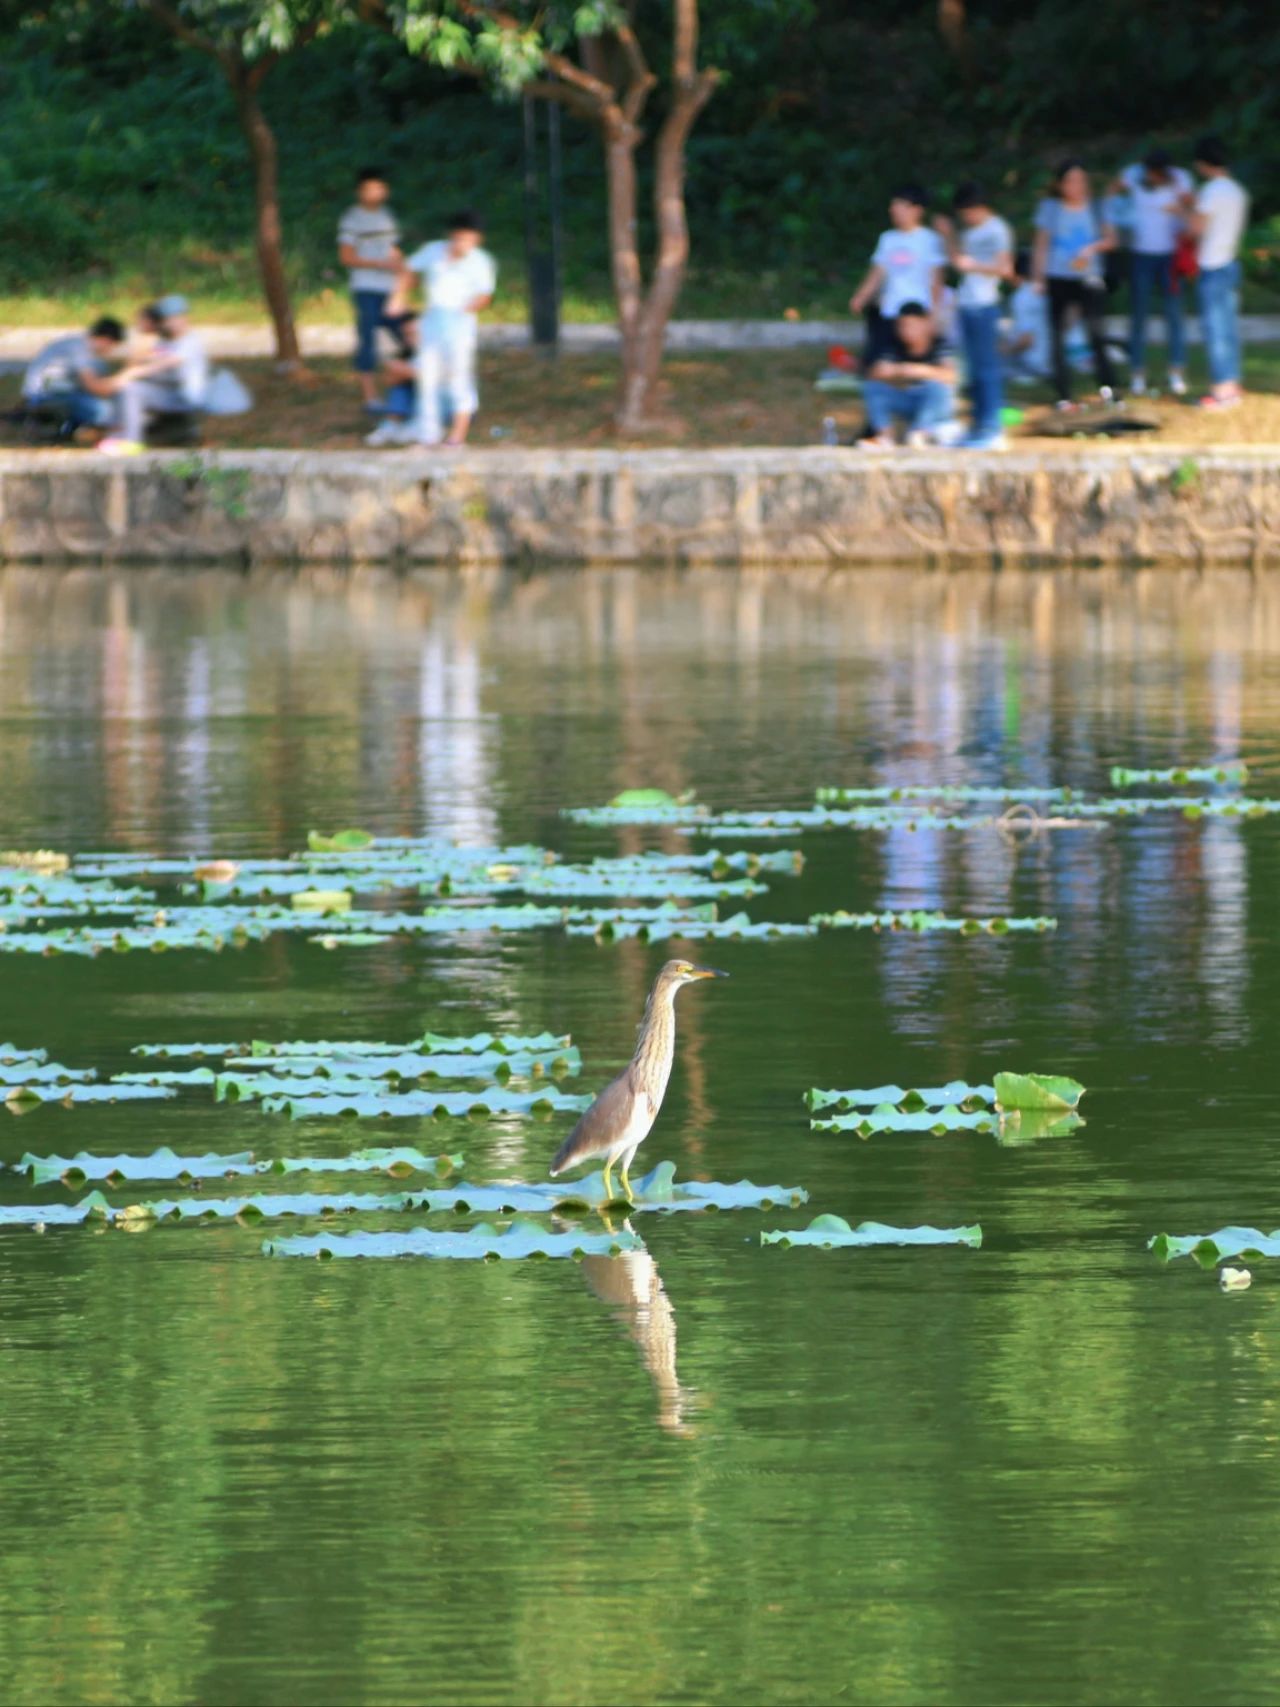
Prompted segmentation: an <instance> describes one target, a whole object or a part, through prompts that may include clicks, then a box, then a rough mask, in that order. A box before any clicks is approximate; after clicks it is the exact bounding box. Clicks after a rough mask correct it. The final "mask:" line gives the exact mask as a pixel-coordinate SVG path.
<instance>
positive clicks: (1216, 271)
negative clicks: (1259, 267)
mask: <svg viewBox="0 0 1280 1707" xmlns="http://www.w3.org/2000/svg"><path fill="white" fill-rule="evenodd" d="M1200 323H1201V325H1202V326H1203V327H1204V349H1205V355H1206V356H1207V357H1208V361H1209V378H1210V379H1211V380H1212V382H1213V383H1214V385H1230V384H1232V383H1234V384H1236V385H1238V384H1239V383H1240V263H1239V261H1228V262H1227V264H1226V266H1225V267H1202V268H1201V269H1200Z"/></svg>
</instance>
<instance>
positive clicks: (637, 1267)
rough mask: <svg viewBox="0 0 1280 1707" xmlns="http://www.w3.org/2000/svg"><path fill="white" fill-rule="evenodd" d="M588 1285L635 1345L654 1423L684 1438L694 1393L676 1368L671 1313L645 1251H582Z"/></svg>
mask: <svg viewBox="0 0 1280 1707" xmlns="http://www.w3.org/2000/svg"><path fill="white" fill-rule="evenodd" d="M581 1268H582V1272H583V1274H584V1275H585V1276H586V1281H587V1285H588V1286H589V1287H590V1288H591V1290H592V1291H593V1292H594V1293H595V1295H596V1297H597V1298H598V1299H599V1300H600V1301H601V1303H602V1304H608V1305H610V1306H611V1307H612V1308H613V1310H614V1312H615V1314H616V1315H617V1316H618V1318H619V1319H620V1320H621V1321H622V1322H623V1324H624V1325H625V1327H626V1329H627V1332H628V1333H629V1334H630V1335H631V1338H632V1339H633V1340H634V1341H635V1342H636V1344H637V1345H638V1346H639V1348H640V1356H641V1357H642V1358H643V1359H644V1366H645V1368H646V1369H647V1370H648V1371H649V1374H650V1375H651V1376H652V1378H653V1385H654V1389H655V1391H656V1392H657V1395H658V1427H659V1428H665V1429H666V1430H667V1431H668V1432H669V1433H671V1434H678V1435H681V1436H683V1437H684V1438H685V1439H687V1438H688V1437H689V1436H691V1435H692V1434H693V1433H694V1432H695V1431H694V1428H693V1425H692V1424H691V1423H687V1422H686V1421H685V1411H686V1410H687V1409H688V1407H689V1403H690V1401H691V1399H692V1397H693V1394H692V1391H691V1389H690V1388H688V1387H682V1386H681V1385H680V1377H679V1375H678V1374H677V1373H676V1313H675V1311H674V1310H673V1309H672V1307H671V1300H670V1299H669V1298H668V1297H667V1289H666V1287H665V1286H664V1285H663V1284H662V1276H661V1275H660V1274H659V1273H658V1266H657V1264H656V1263H655V1262H654V1260H653V1258H652V1257H651V1256H650V1255H649V1253H648V1251H622V1252H621V1253H620V1254H619V1255H618V1256H615V1257H583V1258H582V1261H581Z"/></svg>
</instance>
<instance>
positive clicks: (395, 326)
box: [364, 311, 418, 446]
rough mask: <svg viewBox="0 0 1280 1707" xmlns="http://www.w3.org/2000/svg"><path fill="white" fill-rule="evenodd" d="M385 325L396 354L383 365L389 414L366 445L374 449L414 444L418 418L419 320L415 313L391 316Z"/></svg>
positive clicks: (370, 436)
mask: <svg viewBox="0 0 1280 1707" xmlns="http://www.w3.org/2000/svg"><path fill="white" fill-rule="evenodd" d="M386 325H387V328H388V330H389V331H390V333H391V335H392V337H393V338H394V339H395V340H396V352H395V354H394V355H392V356H388V358H387V360H386V361H385V362H383V364H382V376H383V378H384V379H385V380H386V381H387V382H388V383H387V391H386V396H385V398H384V405H385V410H386V413H385V415H384V418H383V420H382V422H381V423H380V425H378V426H377V427H375V428H374V430H373V431H372V432H371V433H370V434H369V436H368V438H367V439H366V440H365V441H364V442H365V443H366V444H367V445H374V446H385V445H403V444H412V442H413V439H414V422H415V420H416V418H417V414H418V316H417V315H416V314H415V313H413V312H412V311H410V312H409V313H406V314H397V315H389V316H388V317H387V321H386Z"/></svg>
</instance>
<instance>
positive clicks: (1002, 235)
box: [939, 183, 1013, 450]
mask: <svg viewBox="0 0 1280 1707" xmlns="http://www.w3.org/2000/svg"><path fill="white" fill-rule="evenodd" d="M953 206H954V207H955V211H956V216H957V218H958V220H959V222H960V227H959V231H958V232H957V231H956V230H955V229H954V228H953V227H952V225H951V223H950V221H944V222H940V226H939V229H940V230H941V232H942V234H943V236H944V237H945V238H946V240H947V243H948V247H949V249H950V254H951V264H952V266H953V267H954V268H955V270H956V271H957V272H958V273H959V274H960V275H961V277H960V284H959V287H958V289H957V291H956V307H957V311H958V315H959V320H960V338H961V342H962V343H963V346H964V358H965V367H966V369H967V370H968V377H969V398H970V402H971V404H972V407H973V420H972V422H971V425H970V431H969V436H968V438H967V439H966V440H965V441H964V442H965V445H966V447H967V448H968V449H970V450H997V449H999V448H1000V447H1001V446H1002V445H1003V443H1004V437H1003V433H1002V431H1001V421H1000V411H1001V409H1002V407H1003V405H1004V372H1003V368H1002V366H1001V361H1000V285H1001V283H1002V281H1003V280H1005V279H1007V278H1010V277H1011V276H1012V274H1013V232H1012V231H1011V230H1010V228H1009V226H1008V225H1007V224H1006V222H1005V221H1004V220H1003V219H1001V218H1000V216H999V214H998V213H996V212H995V210H994V209H993V208H992V206H991V203H990V201H989V200H988V198H987V195H986V193H985V191H984V190H983V189H982V188H981V186H980V185H978V184H975V183H967V184H962V185H961V186H960V188H959V189H958V190H957V191H956V194H955V198H954V202H953Z"/></svg>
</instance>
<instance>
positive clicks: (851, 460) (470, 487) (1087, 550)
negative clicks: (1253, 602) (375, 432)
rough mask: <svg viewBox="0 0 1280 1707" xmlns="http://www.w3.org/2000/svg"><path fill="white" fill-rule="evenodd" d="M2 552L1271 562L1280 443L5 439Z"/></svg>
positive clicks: (105, 557)
mask: <svg viewBox="0 0 1280 1707" xmlns="http://www.w3.org/2000/svg"><path fill="white" fill-rule="evenodd" d="M0 561H4V562H11V563H12V562H33V561H34V562H39V561H47V562H130V561H133V562H139V563H157V562H159V563H215V562H245V563H249V562H254V563H270V562H278V563H285V564H287V563H300V562H329V563H391V564H415V563H418V564H445V565H457V566H465V565H471V564H492V563H515V564H519V563H534V562H552V561H554V562H560V563H565V562H569V563H642V562H658V563H719V564H740V565H747V564H762V563H784V564H785V563H806V564H813V563H820V564H832V565H835V564H859V563H866V564H871V563H879V564H884V563H895V562H901V563H917V564H964V563H981V564H990V563H992V562H996V563H1009V564H1022V565H1026V566H1029V567H1034V566H1037V565H1049V564H1058V563H1107V564H1126V563H1149V562H1170V563H1181V564H1188V563H1191V564H1199V563H1235V564H1248V565H1261V564H1264V563H1271V562H1280V447H1268V448H1265V449H1259V450H1256V451H1232V452H1230V453H1226V452H1223V453H1214V454H1199V455H1193V454H1190V453H1185V452H1180V451H1177V450H1141V451H1134V450H1130V449H1127V448H1126V449H1123V450H1122V449H1117V448H1114V447H1101V448H1098V449H1096V450H1095V449H1092V448H1081V447H1074V446H1073V447H1072V448H1071V449H1069V450H1067V449H1060V450H1043V451H1031V452H1022V451H1018V452H1009V453H1005V454H1003V455H1001V454H996V455H986V456H977V455H966V454H964V453H962V452H944V451H937V452H911V453H907V452H904V453H901V454H887V455H869V454H867V453H863V452H858V451H856V450H844V449H840V450H827V449H822V448H805V449H776V450H756V449H753V450H738V451H733V450H717V451H517V450H487V449H486V450H483V451H469V452H465V453H463V454H461V455H458V454H456V453H455V454H453V455H447V454H427V453H424V452H408V451H405V452H385V453H381V454H378V453H374V452H368V453H359V454H357V453H351V454H347V453H340V452H331V451H330V452H290V451H246V452H235V453H230V452H228V453H222V454H216V455H215V454H212V453H201V454H200V455H198V456H192V455H191V454H190V453H187V452H179V453H172V452H155V453H149V454H147V455H145V456H140V457H133V458H129V459H127V460H120V461H115V460H111V459H108V458H106V457H101V456H96V455H94V454H92V453H88V452H81V451H15V452H8V453H2V454H0Z"/></svg>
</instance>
